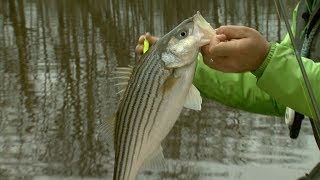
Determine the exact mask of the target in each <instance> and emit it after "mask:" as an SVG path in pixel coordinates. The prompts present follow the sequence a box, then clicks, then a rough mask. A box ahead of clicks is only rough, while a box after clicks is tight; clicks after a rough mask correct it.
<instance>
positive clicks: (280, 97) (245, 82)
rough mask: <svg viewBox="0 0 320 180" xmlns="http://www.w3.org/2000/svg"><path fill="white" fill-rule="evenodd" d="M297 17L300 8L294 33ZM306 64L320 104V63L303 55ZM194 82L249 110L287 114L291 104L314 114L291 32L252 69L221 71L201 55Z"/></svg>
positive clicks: (206, 92)
mask: <svg viewBox="0 0 320 180" xmlns="http://www.w3.org/2000/svg"><path fill="white" fill-rule="evenodd" d="M296 18H297V8H296V9H295V10H294V12H293V21H292V24H293V26H292V30H293V33H295V32H296ZM303 64H304V67H305V69H306V72H307V74H308V77H309V80H310V83H311V86H312V89H313V91H314V94H315V96H316V99H317V102H318V104H319V106H320V103H319V102H320V63H315V62H313V61H312V60H310V59H307V58H303ZM194 85H195V86H196V87H197V88H198V89H199V91H200V92H201V94H202V95H203V96H204V97H206V98H209V99H212V100H215V101H218V102H220V103H223V104H225V105H228V106H231V107H235V108H238V109H242V110H246V111H249V112H254V113H259V114H266V115H276V116H284V115H285V108H286V106H288V107H290V108H292V109H294V110H296V111H297V112H300V113H301V114H304V115H307V116H309V117H312V118H314V117H315V113H314V111H313V108H312V104H311V101H310V98H309V95H308V91H307V89H306V87H305V83H304V80H303V77H302V74H301V72H300V68H299V65H298V62H297V60H296V57H295V55H294V51H293V48H292V44H291V41H290V38H289V36H288V35H287V36H286V37H285V38H284V40H283V41H282V42H281V43H272V46H271V49H270V51H269V54H268V56H267V57H266V59H265V61H264V63H263V64H262V65H261V66H260V67H259V69H258V70H257V71H255V72H252V73H251V72H247V73H223V72H219V71H216V70H213V69H211V68H209V67H208V66H206V65H205V64H204V63H203V61H202V57H201V56H200V58H199V60H198V66H197V70H196V73H195V78H194Z"/></svg>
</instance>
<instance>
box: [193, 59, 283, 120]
mask: <svg viewBox="0 0 320 180" xmlns="http://www.w3.org/2000/svg"><path fill="white" fill-rule="evenodd" d="M193 83H194V85H195V86H196V87H197V88H198V89H199V91H200V93H201V94H202V96H204V97H206V98H209V99H211V100H215V101H218V102H220V103H222V104H225V105H228V106H231V107H234V108H238V109H242V110H245V111H249V112H254V113H259V114H266V115H276V116H283V115H284V113H285V106H284V105H282V104H280V103H277V101H276V100H275V99H273V98H272V97H271V96H270V95H268V94H267V93H265V92H264V91H262V90H261V89H260V88H259V87H257V85H256V83H257V78H256V77H255V76H254V75H253V74H252V73H250V72H247V73H223V72H220V71H216V70H214V69H211V68H209V67H208V66H206V65H205V64H204V63H203V61H202V57H201V56H200V57H199V60H198V65H197V69H196V73H195V77H194V82H193Z"/></svg>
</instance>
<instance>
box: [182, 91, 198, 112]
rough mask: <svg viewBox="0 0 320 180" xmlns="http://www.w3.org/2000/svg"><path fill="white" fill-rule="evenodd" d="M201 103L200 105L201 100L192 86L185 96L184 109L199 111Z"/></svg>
mask: <svg viewBox="0 0 320 180" xmlns="http://www.w3.org/2000/svg"><path fill="white" fill-rule="evenodd" d="M201 103H202V98H201V96H200V92H199V91H198V89H197V88H196V87H195V86H194V85H192V86H191V88H190V90H189V93H188V95H187V98H186V102H185V103H184V107H185V108H188V109H193V110H197V111H200V110H201Z"/></svg>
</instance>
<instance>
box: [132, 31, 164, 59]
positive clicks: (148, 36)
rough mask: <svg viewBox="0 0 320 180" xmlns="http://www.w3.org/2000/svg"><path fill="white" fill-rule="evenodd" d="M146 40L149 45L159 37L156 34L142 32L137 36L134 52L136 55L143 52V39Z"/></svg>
mask: <svg viewBox="0 0 320 180" xmlns="http://www.w3.org/2000/svg"><path fill="white" fill-rule="evenodd" d="M145 39H146V40H147V41H148V42H149V45H150V46H152V45H153V44H154V43H156V42H157V41H158V40H159V39H160V38H159V37H156V36H152V35H151V34H150V33H149V32H147V33H146V34H143V35H141V36H140V37H139V40H138V44H137V46H136V49H135V52H136V54H137V55H142V54H143V42H144V40H145Z"/></svg>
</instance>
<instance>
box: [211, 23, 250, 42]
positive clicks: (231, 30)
mask: <svg viewBox="0 0 320 180" xmlns="http://www.w3.org/2000/svg"><path fill="white" fill-rule="evenodd" d="M252 30H253V29H251V28H249V27H245V26H220V27H219V28H217V29H216V33H217V34H218V35H221V34H224V35H225V36H226V38H227V39H228V40H230V39H241V38H246V37H248V35H249V32H250V31H252Z"/></svg>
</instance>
